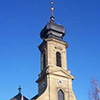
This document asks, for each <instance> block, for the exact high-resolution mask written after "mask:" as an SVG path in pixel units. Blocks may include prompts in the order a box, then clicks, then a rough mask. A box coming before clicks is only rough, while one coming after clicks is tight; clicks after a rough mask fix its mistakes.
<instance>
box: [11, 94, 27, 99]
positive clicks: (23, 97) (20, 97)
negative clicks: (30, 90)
mask: <svg viewBox="0 0 100 100" xmlns="http://www.w3.org/2000/svg"><path fill="white" fill-rule="evenodd" d="M10 100H29V99H27V98H26V97H25V96H23V95H22V94H21V93H18V94H17V95H16V96H15V97H13V98H11V99H10Z"/></svg>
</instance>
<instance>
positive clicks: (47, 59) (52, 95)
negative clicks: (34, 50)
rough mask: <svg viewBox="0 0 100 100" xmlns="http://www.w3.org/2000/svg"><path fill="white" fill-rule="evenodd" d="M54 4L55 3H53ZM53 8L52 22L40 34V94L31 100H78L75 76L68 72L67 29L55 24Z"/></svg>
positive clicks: (38, 81)
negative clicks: (65, 38) (74, 86)
mask: <svg viewBox="0 0 100 100" xmlns="http://www.w3.org/2000/svg"><path fill="white" fill-rule="evenodd" d="M51 4H53V2H51ZM53 10H54V9H53V6H51V17H50V21H49V22H48V23H47V24H46V26H45V27H44V28H43V29H42V31H41V32H40V37H41V38H42V39H43V42H42V43H41V44H40V45H39V50H40V52H41V72H40V74H39V78H38V80H37V81H36V82H37V83H38V94H37V95H36V96H34V97H33V98H32V99H31V100H76V98H75V95H74V93H73V89H72V80H73V79H74V76H72V75H71V73H70V71H68V70H67V57H66V56H67V52H66V49H67V48H68V44H67V42H65V41H63V37H64V36H65V33H66V31H65V29H64V27H63V26H62V25H59V24H56V23H55V18H54V16H53Z"/></svg>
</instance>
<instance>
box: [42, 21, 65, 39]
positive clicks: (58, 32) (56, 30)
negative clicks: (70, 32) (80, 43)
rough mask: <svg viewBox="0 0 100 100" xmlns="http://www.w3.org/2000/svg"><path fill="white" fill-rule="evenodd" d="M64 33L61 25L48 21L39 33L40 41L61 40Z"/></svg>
mask: <svg viewBox="0 0 100 100" xmlns="http://www.w3.org/2000/svg"><path fill="white" fill-rule="evenodd" d="M65 33H66V32H65V29H64V27H63V26H62V25H59V24H56V23H54V22H52V21H50V22H48V23H47V24H46V26H45V27H44V28H43V29H42V31H41V32H40V37H41V38H42V39H46V38H55V39H58V40H62V39H63V36H64V35H65Z"/></svg>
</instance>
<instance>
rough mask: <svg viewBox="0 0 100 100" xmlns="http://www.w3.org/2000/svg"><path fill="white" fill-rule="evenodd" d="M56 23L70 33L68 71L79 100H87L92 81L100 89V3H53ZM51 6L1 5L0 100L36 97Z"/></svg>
mask: <svg viewBox="0 0 100 100" xmlns="http://www.w3.org/2000/svg"><path fill="white" fill-rule="evenodd" d="M54 1H55V4H54V5H55V11H54V15H55V19H56V23H59V24H62V25H63V26H64V27H65V28H66V36H65V37H64V40H65V41H67V42H68V44H69V48H68V49H67V52H68V56H67V57H68V69H69V70H71V72H72V75H74V76H75V80H74V81H73V90H74V92H75V95H76V98H77V100H88V90H89V89H90V80H91V79H92V78H93V77H95V78H96V79H97V80H98V81H99V83H100V0H54ZM49 2H50V0H0V100H9V99H10V98H12V97H13V96H15V95H16V94H17V93H18V90H17V88H18V86H19V85H21V86H22V94H24V95H25V96H26V97H28V98H29V99H30V98H31V97H33V96H34V95H35V94H37V92H38V88H37V84H36V83H35V81H36V80H37V78H38V74H39V72H40V52H39V50H38V45H39V44H40V43H41V42H42V40H41V38H40V31H41V29H42V28H43V27H44V26H45V24H46V23H47V22H48V21H49V17H50V15H51V14H50V3H49Z"/></svg>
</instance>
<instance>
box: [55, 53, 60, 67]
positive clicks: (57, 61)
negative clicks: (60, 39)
mask: <svg viewBox="0 0 100 100" xmlns="http://www.w3.org/2000/svg"><path fill="white" fill-rule="evenodd" d="M56 65H57V66H59V67H61V54H60V53H59V52H56Z"/></svg>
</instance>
